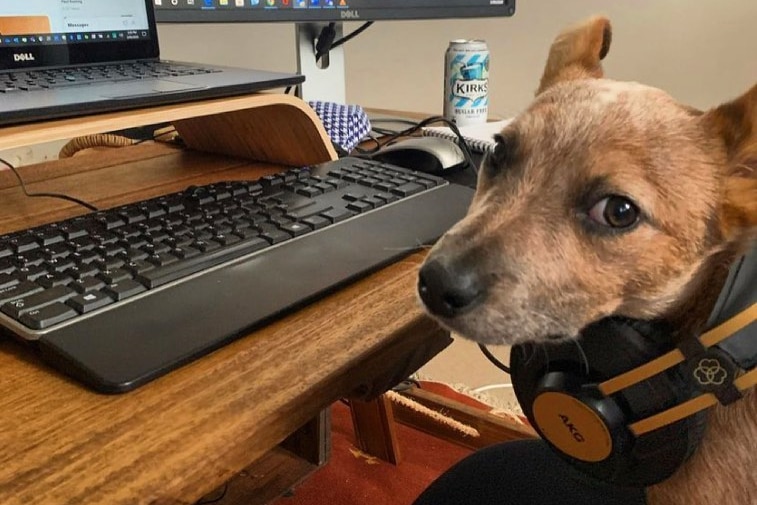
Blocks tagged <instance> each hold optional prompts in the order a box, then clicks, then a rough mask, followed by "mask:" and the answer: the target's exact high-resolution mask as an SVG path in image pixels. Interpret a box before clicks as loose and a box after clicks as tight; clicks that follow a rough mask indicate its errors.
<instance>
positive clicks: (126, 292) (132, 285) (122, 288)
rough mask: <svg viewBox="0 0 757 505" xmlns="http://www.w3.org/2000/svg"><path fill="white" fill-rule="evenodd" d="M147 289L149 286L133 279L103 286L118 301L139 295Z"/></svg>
mask: <svg viewBox="0 0 757 505" xmlns="http://www.w3.org/2000/svg"><path fill="white" fill-rule="evenodd" d="M146 290H147V288H145V287H144V286H143V285H142V284H140V283H138V282H137V281H134V280H132V279H127V280H124V281H121V282H117V283H116V284H112V285H110V286H106V287H105V288H103V292H105V293H106V294H107V295H109V296H111V297H112V298H113V299H115V300H118V301H121V300H123V299H124V298H129V297H130V296H134V295H137V294H139V293H141V292H143V291H146Z"/></svg>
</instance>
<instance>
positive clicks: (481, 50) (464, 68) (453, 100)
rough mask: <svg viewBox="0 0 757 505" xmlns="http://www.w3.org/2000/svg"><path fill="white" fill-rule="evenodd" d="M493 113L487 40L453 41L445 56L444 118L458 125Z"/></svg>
mask: <svg viewBox="0 0 757 505" xmlns="http://www.w3.org/2000/svg"><path fill="white" fill-rule="evenodd" d="M488 114H489V49H488V48H487V46H486V42H484V41H483V40H453V41H451V42H450V43H449V47H448V48H447V52H446V54H445V58H444V117H446V118H447V119H450V120H452V121H455V123H457V124H458V125H466V124H476V123H485V122H486V120H487V117H488Z"/></svg>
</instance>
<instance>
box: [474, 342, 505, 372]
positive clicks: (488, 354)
mask: <svg viewBox="0 0 757 505" xmlns="http://www.w3.org/2000/svg"><path fill="white" fill-rule="evenodd" d="M478 348H479V349H481V352H482V353H484V356H486V357H487V358H488V359H489V361H491V362H492V364H494V366H496V367H497V368H499V369H500V370H502V371H503V372H505V373H506V374H507V375H510V367H509V366H507V365H505V364H504V363H502V362H501V361H500V360H498V359H497V357H496V356H494V354H492V353H491V351H490V350H489V349H487V347H486V346H485V345H484V344H478Z"/></svg>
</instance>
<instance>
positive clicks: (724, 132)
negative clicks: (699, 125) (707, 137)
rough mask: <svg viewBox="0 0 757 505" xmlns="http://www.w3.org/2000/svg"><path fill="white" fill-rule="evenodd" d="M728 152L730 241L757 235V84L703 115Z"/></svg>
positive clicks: (724, 221)
mask: <svg viewBox="0 0 757 505" xmlns="http://www.w3.org/2000/svg"><path fill="white" fill-rule="evenodd" d="M702 121H704V125H705V128H707V130H708V132H709V133H710V134H711V135H713V134H714V135H715V136H716V137H717V138H719V139H721V140H722V142H723V143H724V145H725V148H726V153H727V164H726V168H725V177H726V179H725V185H724V187H725V199H724V202H725V203H724V205H723V208H722V211H721V216H720V224H721V230H722V231H723V234H724V236H725V238H726V240H728V241H729V242H739V241H744V240H748V239H749V238H753V237H756V236H757V85H755V86H753V87H752V89H750V90H749V91H747V92H746V93H745V94H744V95H742V96H741V97H739V98H737V99H736V100H733V101H731V102H728V103H725V104H723V105H721V106H720V107H717V108H715V109H712V110H710V111H709V112H707V113H706V114H705V115H704V116H702Z"/></svg>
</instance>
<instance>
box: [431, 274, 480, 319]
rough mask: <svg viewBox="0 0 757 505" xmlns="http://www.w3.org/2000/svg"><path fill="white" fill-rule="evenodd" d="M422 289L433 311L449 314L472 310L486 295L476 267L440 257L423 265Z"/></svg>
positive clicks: (452, 315) (439, 314)
mask: <svg viewBox="0 0 757 505" xmlns="http://www.w3.org/2000/svg"><path fill="white" fill-rule="evenodd" d="M418 293H419V294H420V296H421V299H422V300H423V303H425V304H426V307H427V308H428V309H429V311H431V313H433V314H435V315H438V316H442V317H448V318H449V317H455V316H457V315H460V314H462V313H464V312H467V311H469V310H470V309H472V308H473V307H475V306H476V305H478V303H479V302H480V301H481V300H482V299H483V297H484V289H483V285H482V283H481V280H480V277H479V276H478V275H477V274H476V272H475V269H471V268H461V267H460V266H458V267H455V266H454V263H453V262H447V261H439V260H432V261H429V262H426V264H425V265H423V267H422V268H421V270H420V273H419V274H418Z"/></svg>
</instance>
